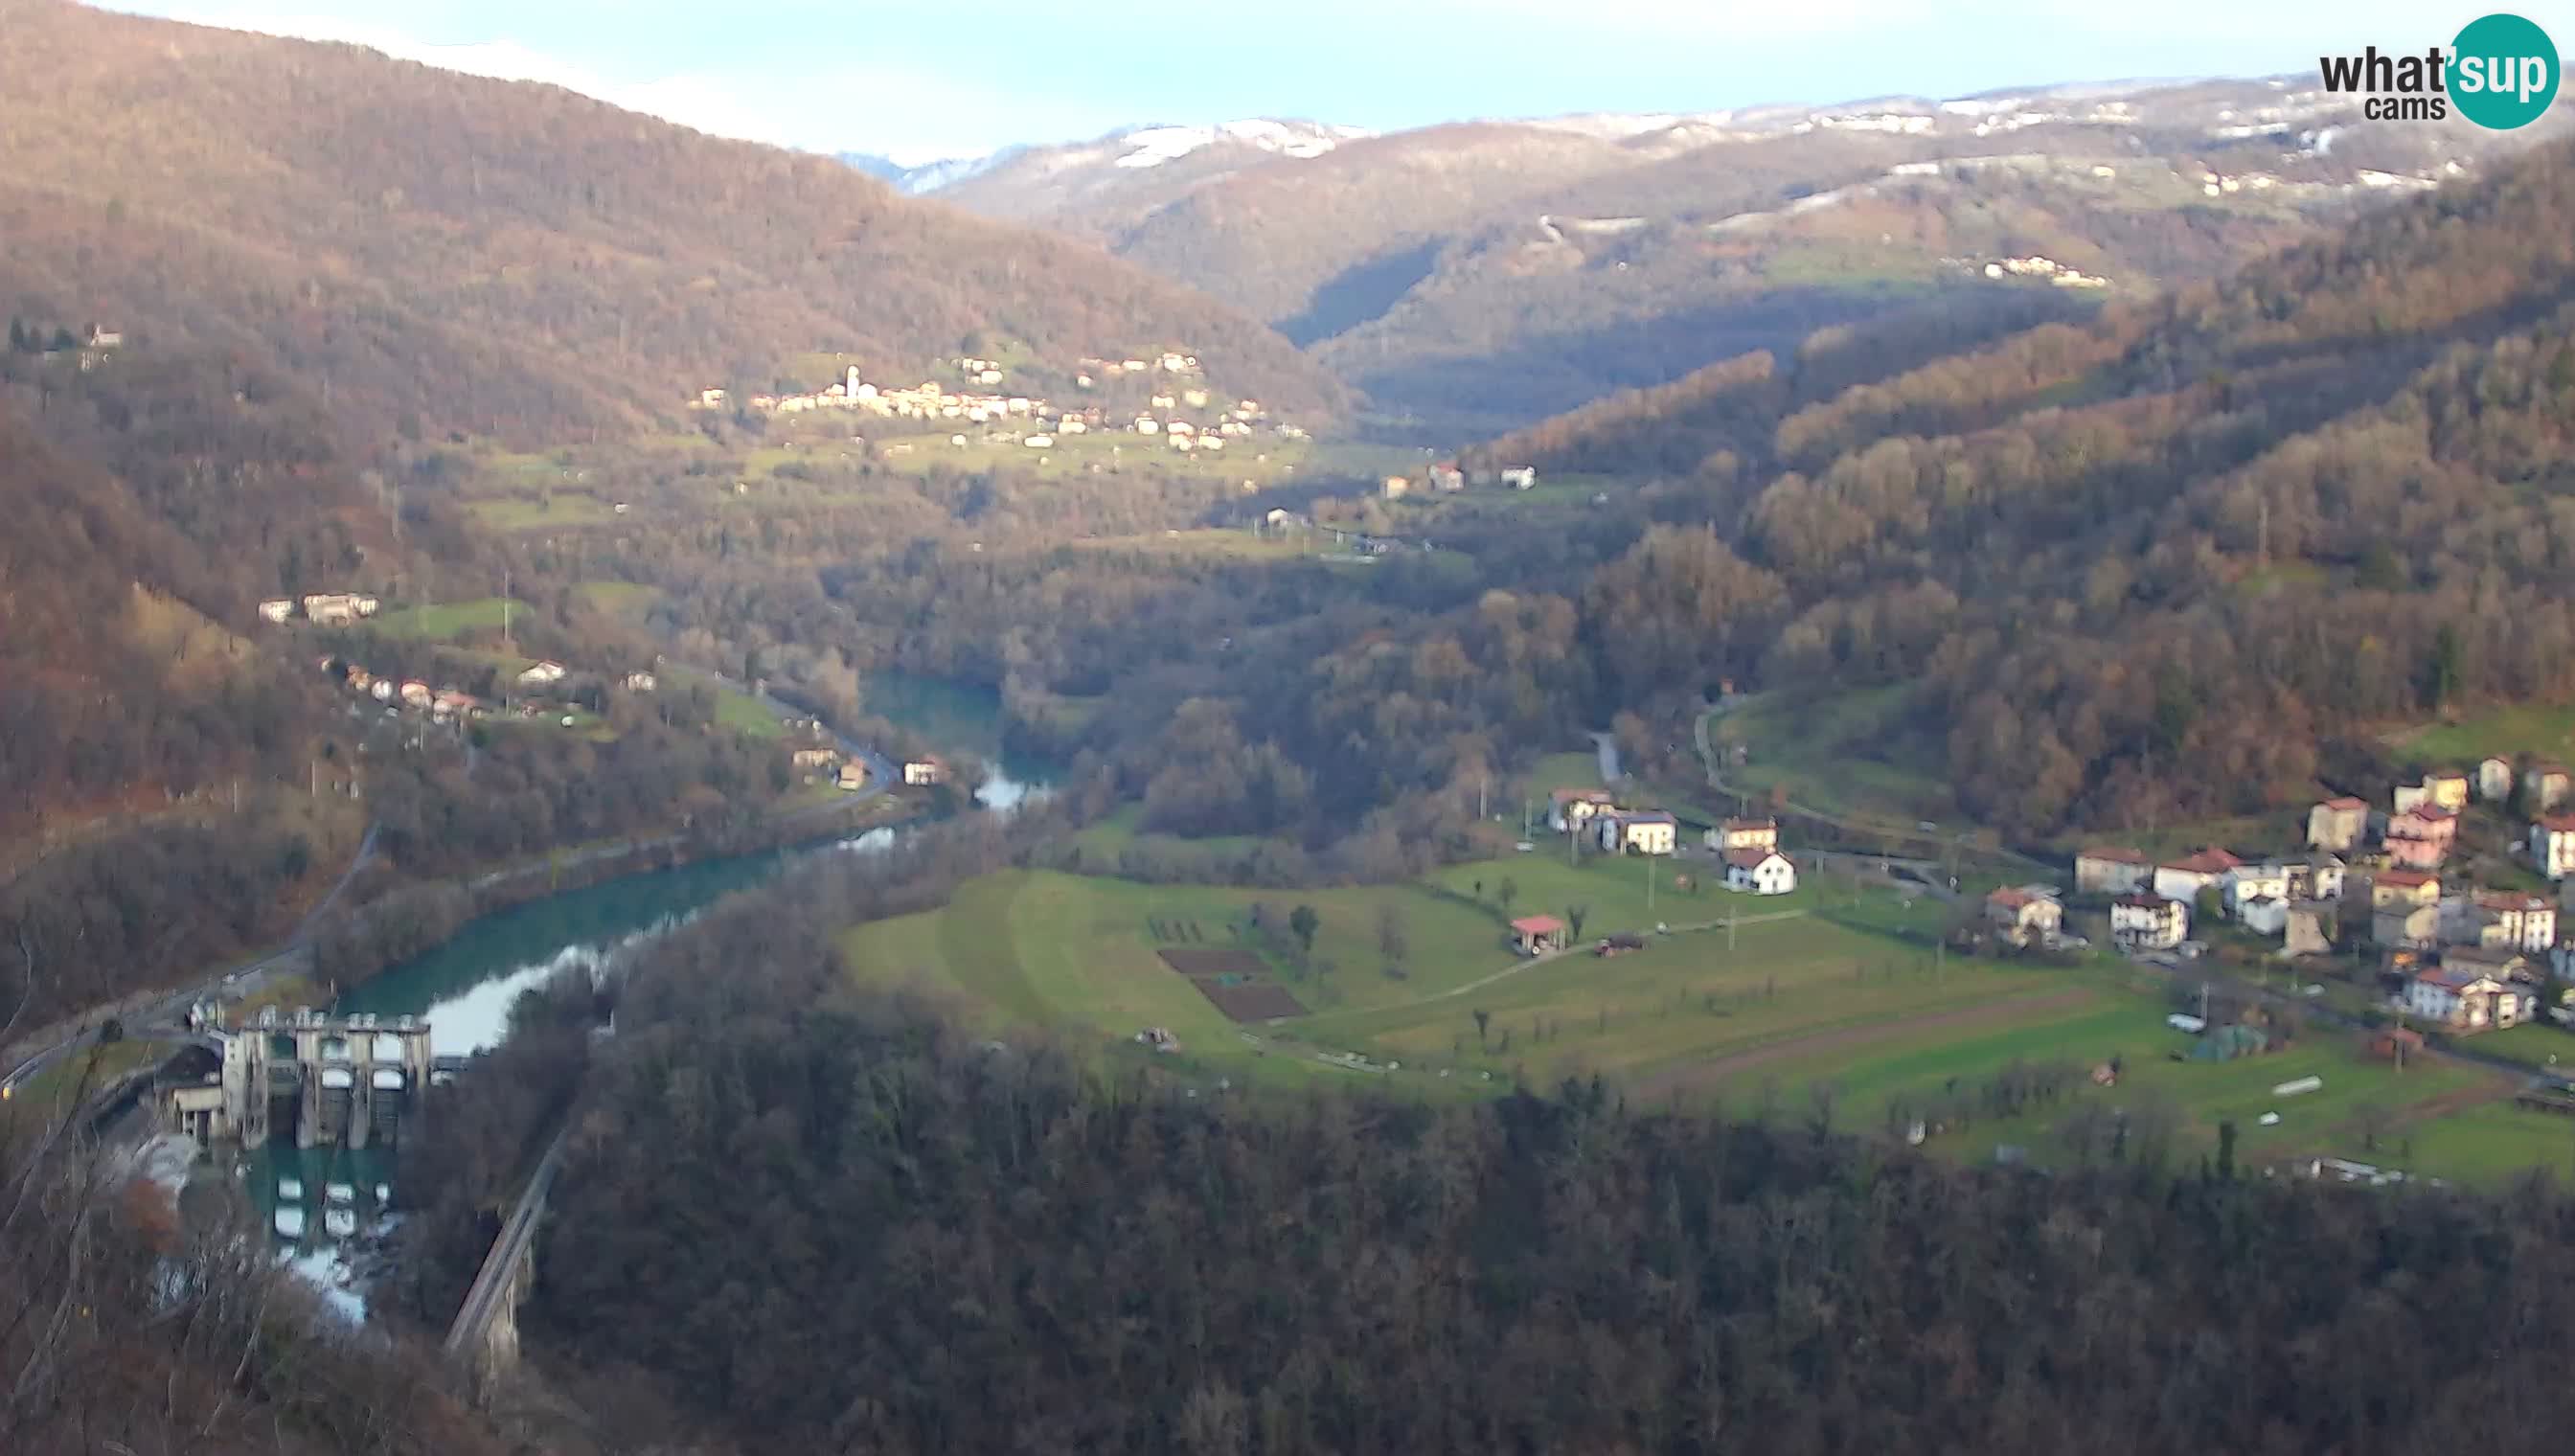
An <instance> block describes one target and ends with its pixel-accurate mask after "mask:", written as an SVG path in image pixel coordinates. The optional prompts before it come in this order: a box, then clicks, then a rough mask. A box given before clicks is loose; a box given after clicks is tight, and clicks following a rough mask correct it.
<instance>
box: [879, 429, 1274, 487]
mask: <svg viewBox="0 0 2575 1456" xmlns="http://www.w3.org/2000/svg"><path fill="white" fill-rule="evenodd" d="M1027 429H1028V430H1029V431H1030V432H1032V433H1034V432H1035V431H1036V429H1037V427H1036V425H1035V424H1034V423H1031V424H1030V425H1028V426H1027ZM982 430H983V427H982V426H975V427H972V428H970V429H968V430H966V431H963V432H960V433H963V434H965V436H966V444H964V445H962V446H960V445H952V444H950V443H949V442H950V438H951V437H950V436H947V435H911V436H902V437H893V438H888V439H886V440H882V441H879V442H877V446H876V462H877V465H878V466H879V467H880V468H881V469H884V470H889V471H895V472H899V473H907V474H927V473H929V472H930V471H932V470H948V471H953V472H958V473H961V474H969V473H973V472H976V471H987V470H992V469H994V468H996V467H1000V466H1007V467H1010V468H1012V469H1015V470H1024V471H1028V472H1031V473H1033V474H1035V475H1037V476H1039V477H1041V478H1044V477H1047V476H1069V475H1088V474H1095V473H1098V472H1103V471H1111V470H1116V471H1124V472H1133V473H1138V474H1161V475H1172V476H1181V477H1193V478H1205V479H1209V480H1237V481H1250V482H1253V483H1254V484H1255V485H1256V486H1258V485H1267V484H1270V483H1273V482H1276V481H1280V480H1284V479H1287V478H1288V477H1292V476H1294V475H1295V474H1296V473H1297V465H1298V463H1299V462H1301V461H1302V460H1304V459H1305V456H1306V453H1307V447H1306V445H1305V444H1304V443H1302V442H1299V441H1290V440H1280V439H1277V438H1275V437H1266V438H1265V437H1257V436H1256V437H1245V438H1240V439H1236V440H1233V441H1229V442H1228V443H1227V445H1226V448H1225V449H1224V450H1223V451H1221V452H1218V453H1216V454H1214V455H1198V454H1192V455H1183V454H1181V453H1180V452H1179V451H1176V450H1174V449H1172V448H1171V446H1170V445H1169V444H1167V443H1165V442H1164V440H1163V439H1162V437H1160V436H1147V435H1137V434H1134V433H1132V432H1129V431H1108V430H1099V431H1093V432H1091V433H1089V434H1085V435H1060V436H1056V437H1054V441H1055V443H1054V444H1053V445H1050V446H1048V447H1046V448H1045V449H1032V448H1030V447H1029V446H1027V445H1024V444H1020V443H1017V442H1013V441H1008V440H1001V439H993V440H987V439H984V438H982V433H981V432H982Z"/></svg>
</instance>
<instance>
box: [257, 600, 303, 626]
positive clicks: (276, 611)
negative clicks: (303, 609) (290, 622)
mask: <svg viewBox="0 0 2575 1456" xmlns="http://www.w3.org/2000/svg"><path fill="white" fill-rule="evenodd" d="M259 615H260V618H261V620H263V621H266V622H284V621H286V619H288V618H290V617H293V616H294V615H295V603H294V601H293V600H292V599H289V598H283V597H281V598H279V599H278V600H277V601H274V602H262V603H261V604H259Z"/></svg>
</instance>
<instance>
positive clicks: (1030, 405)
mask: <svg viewBox="0 0 2575 1456" xmlns="http://www.w3.org/2000/svg"><path fill="white" fill-rule="evenodd" d="M951 367H952V368H954V370H955V371H956V372H957V374H958V375H959V376H960V377H961V378H962V379H965V380H967V381H971V386H969V387H960V388H951V387H950V386H947V385H943V384H940V383H938V382H936V381H925V382H923V383H921V384H918V385H911V386H894V385H880V384H875V383H872V382H870V381H868V380H866V379H865V378H863V377H862V376H861V374H860V371H859V369H858V367H857V366H855V365H852V366H849V367H848V368H847V370H846V371H845V373H844V375H843V377H842V379H841V380H840V382H838V383H836V384H833V385H830V386H828V387H826V388H824V389H821V390H817V391H814V392H812V393H807V394H784V395H776V394H757V395H752V396H750V397H749V398H747V399H745V400H742V401H741V402H740V407H741V408H742V409H744V410H747V411H748V412H749V413H751V414H752V415H755V416H759V417H763V418H778V417H790V418H792V417H795V416H800V415H810V414H818V413H828V412H833V411H844V412H849V413H854V414H859V415H865V416H868V417H870V418H873V419H877V420H884V421H889V422H902V424H903V425H904V426H906V427H910V428H908V429H902V430H900V431H899V433H905V434H935V433H936V432H937V431H939V430H940V429H942V428H947V429H949V430H950V431H951V433H950V435H949V438H948V444H949V446H950V448H952V449H959V450H962V449H965V448H967V447H968V446H970V445H974V444H978V443H982V444H997V443H998V444H1006V445H1016V446H1021V447H1025V448H1027V449H1030V450H1047V449H1051V448H1053V447H1054V446H1055V445H1056V444H1057V442H1058V441H1059V440H1060V439H1063V438H1069V437H1073V436H1082V435H1095V434H1124V435H1133V436H1137V437H1141V438H1143V439H1146V440H1149V441H1152V442H1154V443H1155V444H1157V445H1160V446H1161V447H1162V448H1164V449H1167V450H1169V451H1172V452H1174V453H1176V454H1180V455H1197V454H1209V455H1215V454H1221V453H1223V452H1224V451H1225V450H1226V449H1227V448H1228V446H1229V445H1230V444H1237V443H1241V442H1247V441H1250V440H1253V439H1255V438H1257V437H1264V436H1266V437H1269V438H1272V439H1277V440H1283V441H1292V440H1304V439H1307V438H1309V437H1308V435H1307V432H1306V431H1305V430H1304V429H1302V428H1301V427H1299V426H1296V425H1292V424H1289V423H1287V422H1286V421H1284V420H1277V419H1274V418H1273V417H1272V416H1271V414H1270V412H1269V411H1268V410H1267V409H1265V408H1263V406H1262V404H1261V402H1260V401H1258V400H1249V399H1238V400H1236V401H1234V403H1232V404H1230V405H1229V404H1226V403H1224V402H1223V400H1222V399H1221V398H1220V397H1219V395H1218V394H1217V393H1216V392H1215V391H1213V390H1211V389H1210V388H1208V386H1207V384H1206V376H1205V372H1204V370H1203V369H1202V367H1201V365H1200V363H1199V359H1198V356H1196V355H1194V354H1184V353H1179V352H1171V353H1166V354H1163V355H1160V356H1158V357H1157V358H1155V359H1152V360H1144V359H1084V360H1082V361H1081V363H1080V365H1079V367H1078V369H1077V370H1076V372H1075V373H1074V376H1073V384H1074V388H1075V389H1076V390H1079V391H1084V392H1090V391H1096V390H1105V389H1107V388H1108V387H1109V386H1111V385H1112V384H1114V383H1117V382H1120V381H1126V382H1130V383H1131V384H1132V383H1134V382H1143V383H1144V384H1145V385H1146V386H1147V388H1148V390H1149V391H1150V393H1147V394H1145V395H1144V396H1143V402H1144V403H1143V408H1141V409H1136V408H1122V407H1120V406H1116V405H1112V404H1109V403H1103V404H1097V405H1073V404H1063V403H1058V402H1057V401H1054V400H1050V399H1047V398H1045V397H1043V396H1039V395H1028V394H1006V393H1001V392H999V391H998V390H997V389H996V387H998V386H1001V385H1002V384H1004V382H1005V381H1006V380H1007V379H1008V378H1009V371H1007V370H1006V369H1005V368H1004V367H1003V365H1002V363H1001V362H1000V361H997V360H991V359H981V358H976V357H973V356H966V357H961V358H959V359H956V360H954V361H952V362H951ZM1123 393H1125V394H1130V395H1132V394H1133V393H1134V391H1133V390H1132V388H1131V389H1130V390H1128V391H1125V392H1123ZM690 408H692V409H694V410H699V411H708V412H717V411H727V410H732V409H734V408H736V402H735V401H734V399H733V397H732V395H731V394H730V393H729V392H728V391H726V390H723V389H717V388H709V389H704V390H700V391H699V392H698V397H697V398H696V399H695V400H693V401H691V402H690ZM961 426H973V427H976V433H975V434H974V435H973V436H971V437H970V436H969V435H967V434H965V433H960V432H959V431H958V428H957V427H961ZM910 448H911V447H910V445H908V444H906V445H896V446H891V447H888V449H889V451H890V452H905V451H908V450H909V449H910Z"/></svg>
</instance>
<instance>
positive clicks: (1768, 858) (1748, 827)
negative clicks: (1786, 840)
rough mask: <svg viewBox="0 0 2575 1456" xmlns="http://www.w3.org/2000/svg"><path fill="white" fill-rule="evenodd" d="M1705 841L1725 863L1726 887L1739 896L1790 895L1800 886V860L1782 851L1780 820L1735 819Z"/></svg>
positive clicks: (1721, 826)
mask: <svg viewBox="0 0 2575 1456" xmlns="http://www.w3.org/2000/svg"><path fill="white" fill-rule="evenodd" d="M1703 840H1704V842H1705V843H1706V845H1707V847H1708V848H1710V849H1712V850H1714V851H1716V855H1717V857H1718V858H1720V859H1722V860H1724V861H1725V878H1724V881H1723V883H1724V885H1725V887H1726V888H1727V889H1730V890H1733V891H1735V892H1736V893H1738V894H1786V893H1787V892H1788V891H1790V890H1792V889H1795V888H1796V887H1797V865H1796V861H1794V860H1792V859H1790V858H1789V857H1788V856H1787V855H1785V854H1783V853H1781V852H1779V821H1778V820H1777V819H1772V818H1731V819H1727V820H1725V821H1724V822H1722V823H1720V824H1718V825H1717V826H1716V827H1715V828H1712V829H1710V830H1708V831H1707V832H1706V834H1705V835H1704V836H1703Z"/></svg>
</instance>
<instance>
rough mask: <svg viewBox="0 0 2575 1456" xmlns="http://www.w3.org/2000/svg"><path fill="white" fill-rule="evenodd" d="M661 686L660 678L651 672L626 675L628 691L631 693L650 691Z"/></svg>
mask: <svg viewBox="0 0 2575 1456" xmlns="http://www.w3.org/2000/svg"><path fill="white" fill-rule="evenodd" d="M660 686H662V685H661V683H660V682H659V680H657V679H655V678H654V676H653V675H652V674H650V673H629V674H627V675H626V691H627V692H629V693H650V692H652V691H653V690H654V689H656V688H659V687H660Z"/></svg>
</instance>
